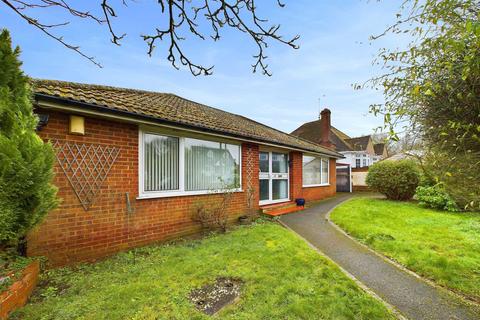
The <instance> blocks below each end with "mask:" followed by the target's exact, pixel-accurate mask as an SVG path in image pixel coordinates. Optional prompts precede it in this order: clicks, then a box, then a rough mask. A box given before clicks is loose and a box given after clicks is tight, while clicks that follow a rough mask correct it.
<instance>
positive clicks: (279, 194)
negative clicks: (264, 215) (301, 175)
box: [272, 179, 288, 200]
mask: <svg viewBox="0 0 480 320" xmlns="http://www.w3.org/2000/svg"><path fill="white" fill-rule="evenodd" d="M272 198H273V199H272V200H279V199H286V198H288V180H283V179H282V180H272Z"/></svg>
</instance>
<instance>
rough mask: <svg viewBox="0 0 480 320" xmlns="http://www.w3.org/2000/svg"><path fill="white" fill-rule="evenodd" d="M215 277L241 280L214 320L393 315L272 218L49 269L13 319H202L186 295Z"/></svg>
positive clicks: (345, 317)
mask: <svg viewBox="0 0 480 320" xmlns="http://www.w3.org/2000/svg"><path fill="white" fill-rule="evenodd" d="M217 277H235V278H241V279H242V280H243V281H244V286H243V288H242V293H241V296H240V300H239V301H238V302H237V303H236V304H234V305H231V306H228V307H226V308H225V309H223V310H221V311H220V312H219V314H218V315H217V316H216V317H217V318H220V319H393V318H394V317H393V315H392V314H391V313H390V312H389V311H388V310H387V309H386V308H385V306H384V305H383V304H381V303H380V302H379V301H377V300H375V299H374V298H373V297H371V296H370V295H368V294H367V293H365V292H364V291H363V290H361V289H360V288H359V287H358V286H357V285H356V284H355V283H354V282H353V281H352V280H351V279H349V278H348V277H347V276H346V275H344V274H343V273H342V272H341V271H340V270H339V268H338V267H337V266H336V265H334V264H333V263H331V262H330V261H328V260H327V259H325V258H324V257H322V256H321V255H319V254H318V253H317V252H315V251H314V250H313V249H311V248H310V247H308V245H307V244H306V243H305V242H304V241H303V240H301V239H300V238H298V237H297V236H295V235H294V234H292V233H291V232H289V231H288V230H286V229H284V228H283V227H281V226H279V225H278V224H275V223H267V222H264V223H258V224H254V225H252V226H246V227H240V228H238V229H236V230H234V231H232V232H230V233H228V234H226V235H214V236H211V237H208V238H206V239H203V240H198V241H185V242H182V243H178V244H175V245H168V246H165V245H164V246H152V247H146V248H141V249H136V250H132V251H129V252H126V253H121V254H118V255H116V256H114V257H112V258H110V259H107V260H104V261H102V262H98V263H95V264H90V265H81V266H79V267H76V268H63V269H57V270H52V271H50V272H48V273H47V274H45V275H44V276H43V279H42V280H43V283H44V284H43V286H42V287H41V288H40V289H38V290H37V291H36V293H35V295H34V297H33V301H32V302H31V303H29V304H28V305H27V306H26V307H25V308H23V309H21V310H20V311H19V312H17V313H16V314H15V315H14V317H13V318H14V319H15V318H17V319H44V320H46V319H62V320H64V319H96V320H97V319H109V320H110V319H208V318H209V317H208V316H206V315H204V314H202V313H200V312H198V311H197V310H196V309H195V308H194V306H193V305H192V303H191V302H190V301H189V300H188V295H189V293H190V291H191V290H192V289H194V288H198V287H200V286H202V285H204V284H206V283H209V282H213V281H214V280H215V279H216V278H217Z"/></svg>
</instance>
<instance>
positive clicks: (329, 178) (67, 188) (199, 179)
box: [27, 80, 342, 265]
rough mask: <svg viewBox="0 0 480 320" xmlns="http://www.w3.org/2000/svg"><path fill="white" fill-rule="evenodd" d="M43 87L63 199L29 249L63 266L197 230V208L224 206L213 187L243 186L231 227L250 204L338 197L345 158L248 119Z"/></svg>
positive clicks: (125, 95)
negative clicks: (340, 166) (341, 161)
mask: <svg viewBox="0 0 480 320" xmlns="http://www.w3.org/2000/svg"><path fill="white" fill-rule="evenodd" d="M33 87H34V92H35V112H36V113H37V114H38V115H39V118H40V125H39V128H38V133H39V135H40V136H41V137H42V139H44V140H46V141H51V143H52V144H53V145H54V146H55V150H56V157H57V162H56V166H55V172H56V176H55V184H56V185H57V186H58V188H59V193H58V196H59V197H60V198H61V199H62V202H61V204H60V206H59V207H58V208H57V209H56V210H54V211H52V212H51V213H49V215H48V216H47V217H46V219H45V221H44V222H43V223H42V224H41V225H40V226H39V227H38V228H36V230H34V231H33V232H32V233H31V234H30V235H29V238H28V249H27V250H28V254H29V255H42V256H46V257H48V258H49V261H50V262H51V263H52V264H53V265H64V264H68V263H73V262H78V261H85V260H92V259H96V258H101V257H104V256H107V255H109V254H112V253H115V252H118V251H120V250H124V249H127V248H132V247H136V246H142V245H146V244H149V243H152V242H157V241H165V240H168V239H172V238H176V237H180V236H184V235H188V234H192V233H195V232H198V231H199V230H200V227H199V225H198V223H197V222H194V221H193V220H192V218H191V214H192V207H193V206H194V205H195V204H196V203H198V202H199V201H205V200H206V199H207V200H211V201H215V200H216V199H220V197H221V194H219V193H218V192H215V191H214V190H217V191H218V190H219V189H220V190H221V189H224V188H225V186H226V185H228V186H229V188H234V189H235V192H234V195H233V200H232V203H231V205H230V207H229V209H228V210H229V216H230V218H231V219H232V220H234V219H237V218H238V217H239V216H241V215H243V214H245V211H246V210H247V208H248V206H247V202H248V199H252V198H253V207H254V208H255V209H262V208H263V209H265V208H267V209H269V210H270V211H272V210H273V211H275V210H276V209H275V208H280V209H281V208H287V207H288V206H292V205H294V200H295V199H297V198H304V199H306V201H310V200H319V199H323V198H326V197H330V196H333V195H335V193H336V183H335V179H336V174H335V161H336V159H338V158H341V157H342V155H341V154H339V153H337V152H335V151H333V150H331V149H328V148H326V147H323V146H321V145H319V144H315V143H312V142H309V141H306V140H303V139H300V138H298V137H295V136H292V135H289V134H286V133H283V132H281V131H278V130H275V129H273V128H270V127H268V126H265V125H263V124H260V123H258V122H255V121H253V120H250V119H248V118H245V117H242V116H239V115H236V114H232V113H228V112H225V111H222V110H219V109H215V108H211V107H208V106H205V105H202V104H199V103H196V102H193V101H190V100H187V99H184V98H181V97H179V96H176V95H173V94H165V93H157V92H148V91H141V90H132V89H123V88H114V87H107V86H99V85H89V84H78V83H71V82H62V81H53V80H34V81H33ZM248 190H250V193H251V194H252V196H250V197H249V196H248V193H249V192H248ZM251 202H252V201H251ZM272 206H274V207H273V209H272Z"/></svg>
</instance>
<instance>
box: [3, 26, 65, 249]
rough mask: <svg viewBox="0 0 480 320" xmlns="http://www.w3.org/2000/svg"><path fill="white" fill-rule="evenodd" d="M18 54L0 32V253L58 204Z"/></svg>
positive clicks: (50, 159) (48, 152) (49, 153)
mask: <svg viewBox="0 0 480 320" xmlns="http://www.w3.org/2000/svg"><path fill="white" fill-rule="evenodd" d="M19 55H20V49H19V48H18V47H16V48H15V49H12V41H11V38H10V35H9V32H8V31H7V30H2V31H1V32H0V249H2V248H3V249H5V248H7V247H12V246H16V245H17V244H18V242H19V240H20V239H22V238H23V237H24V236H25V235H26V234H27V233H28V231H29V230H31V229H32V228H33V227H34V226H35V225H37V224H38V223H39V222H41V221H42V219H43V217H44V216H45V215H46V214H47V213H48V212H49V211H50V210H51V209H53V208H54V207H55V206H56V205H57V199H56V193H57V189H56V187H54V186H53V184H52V183H51V182H52V178H53V163H54V153H53V149H52V146H51V145H50V144H49V143H44V142H43V141H42V140H41V139H40V137H39V136H38V135H37V133H36V131H35V130H36V126H37V123H38V119H37V117H36V116H35V114H34V113H33V106H32V99H31V96H32V93H31V89H30V86H29V81H28V77H27V76H26V75H25V74H24V73H23V72H22V70H21V69H20V67H21V65H22V63H21V62H20V61H19Z"/></svg>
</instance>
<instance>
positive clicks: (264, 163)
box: [260, 152, 269, 173]
mask: <svg viewBox="0 0 480 320" xmlns="http://www.w3.org/2000/svg"><path fill="white" fill-rule="evenodd" d="M268 171H269V166H268V152H260V172H266V173H268Z"/></svg>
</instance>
